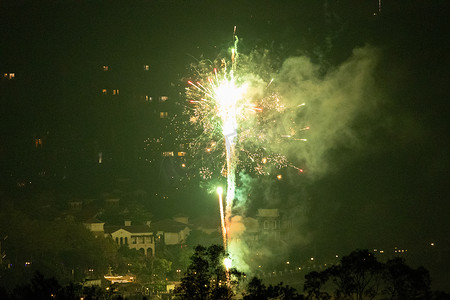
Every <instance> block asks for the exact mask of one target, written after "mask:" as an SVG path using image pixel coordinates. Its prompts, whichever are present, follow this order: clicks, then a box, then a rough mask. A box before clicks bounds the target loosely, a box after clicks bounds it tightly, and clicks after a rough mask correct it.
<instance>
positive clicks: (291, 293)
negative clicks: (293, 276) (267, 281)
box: [244, 277, 304, 300]
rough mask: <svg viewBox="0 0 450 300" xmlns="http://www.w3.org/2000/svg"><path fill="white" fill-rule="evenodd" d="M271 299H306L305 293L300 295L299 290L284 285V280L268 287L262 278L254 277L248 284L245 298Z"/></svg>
mask: <svg viewBox="0 0 450 300" xmlns="http://www.w3.org/2000/svg"><path fill="white" fill-rule="evenodd" d="M269 299H280V300H281V299H282V300H301V299H304V297H303V295H299V294H298V293H297V290H296V289H294V288H292V287H290V286H288V285H286V286H285V285H283V283H282V282H280V283H279V284H277V285H275V286H273V285H269V286H268V287H266V286H265V285H264V284H263V283H262V280H261V279H259V278H257V277H253V278H252V279H251V280H250V282H249V283H248V286H247V292H246V293H245V295H244V300H269Z"/></svg>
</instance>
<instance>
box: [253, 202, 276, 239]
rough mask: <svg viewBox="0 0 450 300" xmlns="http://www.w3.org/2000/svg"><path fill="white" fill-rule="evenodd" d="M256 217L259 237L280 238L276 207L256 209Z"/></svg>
mask: <svg viewBox="0 0 450 300" xmlns="http://www.w3.org/2000/svg"><path fill="white" fill-rule="evenodd" d="M256 219H257V220H258V225H259V233H260V234H259V237H260V239H265V240H267V239H269V240H272V241H279V240H281V217H280V212H279V211H278V209H266V208H260V209H258V213H257V214H256Z"/></svg>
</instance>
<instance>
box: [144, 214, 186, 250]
mask: <svg viewBox="0 0 450 300" xmlns="http://www.w3.org/2000/svg"><path fill="white" fill-rule="evenodd" d="M175 219H177V220H178V221H176V220H174V219H164V220H161V221H157V222H154V223H152V229H153V231H154V232H155V233H156V236H158V238H160V239H161V238H162V239H163V241H162V242H163V243H164V245H182V244H184V243H186V238H187V237H188V235H189V233H190V232H191V229H190V228H189V226H188V224H187V221H188V219H187V217H184V218H178V217H177V218H175ZM179 221H183V222H179ZM184 222H186V223H184Z"/></svg>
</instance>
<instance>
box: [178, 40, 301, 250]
mask: <svg viewBox="0 0 450 300" xmlns="http://www.w3.org/2000/svg"><path fill="white" fill-rule="evenodd" d="M266 56H267V53H265V54H263V55H261V56H259V57H260V58H261V57H262V59H263V60H264V59H266ZM240 58H241V57H240V56H239V57H238V52H237V38H235V42H234V45H233V47H232V50H231V60H229V61H227V60H226V59H223V58H222V59H219V60H216V61H201V62H199V63H198V64H196V65H195V66H193V71H194V74H195V75H194V77H195V80H189V81H188V87H187V88H186V95H187V100H188V104H187V105H186V110H185V115H187V116H188V118H187V119H188V120H189V121H188V123H189V128H191V131H190V132H191V133H197V135H196V136H195V137H194V138H192V139H191V143H190V154H191V155H192V156H193V157H194V160H193V161H195V162H197V163H199V164H200V166H199V170H200V172H199V173H198V174H199V175H200V177H201V178H202V179H211V178H218V177H220V176H223V177H226V179H227V189H226V201H225V202H226V208H225V211H224V210H223V207H222V205H223V203H222V193H219V205H220V210H221V223H222V234H223V240H224V246H225V247H226V246H227V240H228V238H229V234H230V222H231V215H232V207H233V201H235V200H236V199H235V188H236V174H238V173H239V172H241V171H242V170H245V172H248V173H252V174H255V175H271V172H272V170H273V169H274V168H275V169H282V168H294V169H296V170H297V171H298V172H299V173H301V172H303V170H302V169H300V168H299V167H297V166H296V165H294V163H292V162H291V161H289V160H288V158H287V157H286V156H285V155H284V154H282V153H281V151H279V150H280V149H281V148H282V147H276V145H281V144H283V143H285V142H287V141H288V140H289V141H295V142H299V141H306V139H303V138H302V137H301V136H299V133H300V134H301V132H302V131H304V130H308V129H309V127H307V126H306V127H305V126H299V125H298V124H296V123H295V118H287V117H286V115H289V114H291V115H292V112H293V111H297V110H298V109H300V108H301V106H303V105H297V106H296V107H288V106H286V105H285V104H284V103H283V101H282V100H283V99H282V96H281V95H280V94H279V93H278V92H277V91H276V84H274V83H273V81H274V80H273V79H272V78H273V77H271V76H270V75H271V72H268V71H267V70H265V71H264V72H261V68H262V65H261V64H259V63H258V62H255V59H254V58H255V55H253V57H251V56H245V57H243V59H242V61H241V60H240ZM299 128H300V129H299ZM273 149H276V151H273ZM278 179H280V178H278Z"/></svg>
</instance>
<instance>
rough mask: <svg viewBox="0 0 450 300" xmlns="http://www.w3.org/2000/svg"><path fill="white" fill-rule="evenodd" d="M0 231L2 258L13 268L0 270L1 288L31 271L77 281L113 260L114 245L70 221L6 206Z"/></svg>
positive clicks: (99, 271) (0, 218)
mask: <svg viewBox="0 0 450 300" xmlns="http://www.w3.org/2000/svg"><path fill="white" fill-rule="evenodd" d="M0 228H1V231H2V232H0V234H1V235H2V236H7V237H8V238H7V239H6V240H5V241H4V242H3V243H2V251H4V252H5V253H6V257H5V259H4V260H5V261H8V262H9V263H10V264H12V266H13V268H11V269H7V270H4V269H2V270H0V276H1V277H2V284H4V285H5V287H8V286H9V287H11V286H15V285H17V284H18V283H19V282H24V280H25V281H26V280H27V279H29V278H30V277H31V275H32V274H33V272H34V271H36V270H39V271H40V272H42V273H43V274H46V275H51V276H55V277H56V278H58V279H59V280H60V281H61V282H64V283H67V282H69V281H73V280H81V279H82V278H83V277H84V276H85V272H86V271H87V270H89V269H91V270H94V271H93V273H94V275H103V274H105V273H106V271H107V269H108V266H109V265H113V264H114V262H115V261H116V258H117V257H116V255H117V246H116V245H115V243H114V242H113V241H112V240H110V239H107V238H102V237H98V238H96V237H95V236H94V235H93V234H92V233H91V232H90V231H89V230H88V229H87V228H85V227H84V226H83V225H82V224H79V223H75V222H73V221H71V220H64V219H57V220H37V219H32V218H30V217H29V216H28V215H27V214H24V213H23V212H21V211H19V210H17V209H15V208H14V207H12V206H9V205H2V207H1V209H0Z"/></svg>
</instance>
